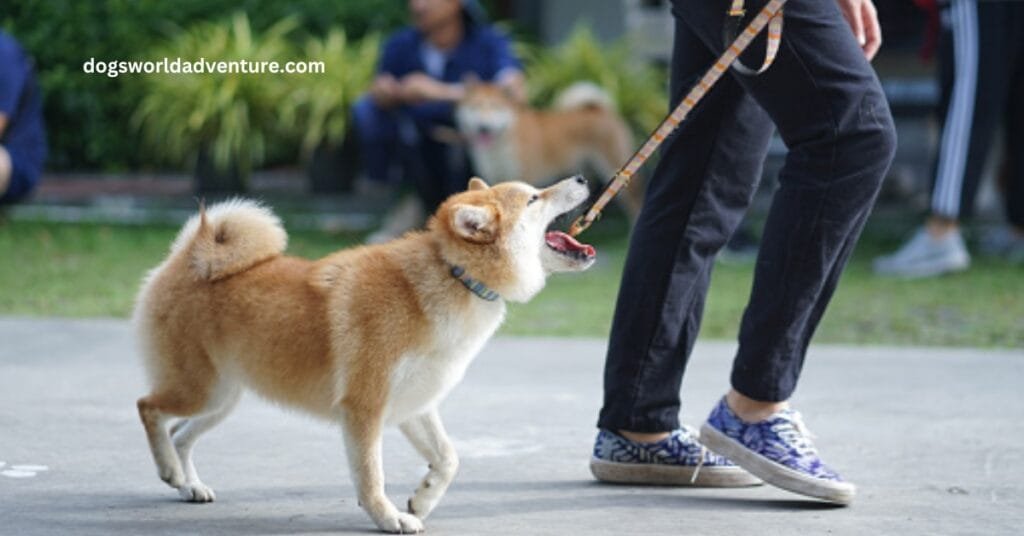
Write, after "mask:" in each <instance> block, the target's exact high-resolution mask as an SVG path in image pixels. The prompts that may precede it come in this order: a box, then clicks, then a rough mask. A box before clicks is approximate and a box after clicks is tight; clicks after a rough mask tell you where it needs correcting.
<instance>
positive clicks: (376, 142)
mask: <svg viewBox="0 0 1024 536" xmlns="http://www.w3.org/2000/svg"><path fill="white" fill-rule="evenodd" d="M352 122H353V126H354V128H355V132H356V136H357V137H358V138H359V148H360V150H361V151H362V155H361V156H362V161H363V167H364V168H365V169H364V171H365V173H366V177H367V178H368V179H370V180H371V181H374V182H377V183H388V182H390V180H391V170H392V168H393V165H394V164H395V163H396V160H397V158H396V154H395V153H396V144H397V142H398V128H397V123H396V121H395V118H394V113H393V112H391V111H389V110H384V109H383V108H380V107H379V106H377V104H376V103H375V102H373V99H371V98H370V97H369V96H363V97H361V98H360V99H359V100H357V101H356V103H355V104H354V105H353V106H352Z"/></svg>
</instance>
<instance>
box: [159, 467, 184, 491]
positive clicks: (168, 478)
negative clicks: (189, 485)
mask: <svg viewBox="0 0 1024 536" xmlns="http://www.w3.org/2000/svg"><path fill="white" fill-rule="evenodd" d="M159 474H160V480H163V481H164V482H166V483H167V485H168V486H170V487H172V488H175V489H178V488H181V486H182V485H183V484H184V483H185V473H183V472H182V471H181V468H180V467H168V468H164V469H161V470H160V473H159Z"/></svg>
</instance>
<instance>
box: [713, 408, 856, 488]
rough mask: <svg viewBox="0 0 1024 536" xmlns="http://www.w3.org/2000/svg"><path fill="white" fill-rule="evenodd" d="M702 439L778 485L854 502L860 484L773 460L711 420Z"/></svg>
mask: <svg viewBox="0 0 1024 536" xmlns="http://www.w3.org/2000/svg"><path fill="white" fill-rule="evenodd" d="M700 442H701V443H703V444H704V446H706V447H707V448H709V449H711V450H712V451H714V452H715V453H716V454H719V455H721V456H725V457H726V458H729V459H730V460H732V462H733V463H735V464H736V465H738V466H740V467H742V468H744V469H746V470H747V471H749V472H750V473H751V474H753V475H755V476H758V477H760V478H761V479H763V480H764V481H765V482H766V483H768V484H771V485H773V486H775V487H777V488H782V489H784V490H787V491H792V492H793V493H799V494H800V495H806V496H808V497H814V498H815V499H821V500H823V501H828V502H831V503H835V504H841V505H847V504H850V503H851V502H852V501H853V497H854V496H855V495H856V494H857V487H856V486H854V485H853V484H850V483H849V482H834V481H831V480H824V479H821V478H815V477H813V476H808V475H805V474H803V473H801V472H799V471H796V470H793V469H790V468H789V467H786V466H785V465H782V464H780V463H776V462H773V461H771V460H769V459H768V458H765V457H764V456H761V455H760V454H757V453H755V452H753V451H751V450H750V449H748V448H747V447H744V446H743V445H742V444H740V443H739V442H737V441H736V440H734V439H732V438H731V437H729V436H727V435H725V434H723V433H722V432H719V431H718V430H717V429H715V428H713V427H711V426H708V424H707V423H705V424H704V426H702V427H701V429H700Z"/></svg>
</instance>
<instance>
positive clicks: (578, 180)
mask: <svg viewBox="0 0 1024 536" xmlns="http://www.w3.org/2000/svg"><path fill="white" fill-rule="evenodd" d="M573 178H574V179H576V184H582V185H584V186H586V185H587V179H585V178H583V175H576V176H575V177H573Z"/></svg>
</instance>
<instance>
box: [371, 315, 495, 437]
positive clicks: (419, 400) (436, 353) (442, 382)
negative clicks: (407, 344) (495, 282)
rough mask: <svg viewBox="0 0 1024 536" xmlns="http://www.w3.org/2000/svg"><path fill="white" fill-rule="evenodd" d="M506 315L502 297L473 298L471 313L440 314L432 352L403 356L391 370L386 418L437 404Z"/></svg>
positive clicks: (397, 418)
mask: <svg viewBox="0 0 1024 536" xmlns="http://www.w3.org/2000/svg"><path fill="white" fill-rule="evenodd" d="M504 317H505V304H504V303H503V302H502V301H500V300H499V301H495V302H487V301H484V300H475V299H474V306H473V311H472V314H470V315H466V314H460V315H453V316H445V317H441V318H438V320H437V322H436V324H435V327H434V337H436V339H435V340H436V341H437V342H436V344H434V345H432V347H431V348H432V350H431V352H430V353H428V354H410V355H405V356H403V357H402V358H401V359H400V360H399V362H398V366H397V367H396V368H395V370H394V372H393V373H392V375H391V386H390V393H389V397H388V408H387V411H386V413H385V421H386V422H387V423H389V424H395V423H401V422H404V421H406V420H407V419H409V418H410V417H413V416H416V415H419V414H421V413H423V412H424V411H425V410H427V409H430V408H432V407H434V406H436V405H437V404H438V403H439V402H440V401H441V399H443V398H444V397H445V395H447V394H448V392H449V391H451V390H452V388H453V387H455V385H456V384H458V383H459V381H460V380H462V377H463V375H465V373H466V368H467V367H468V366H469V363H470V362H471V361H472V360H473V358H474V357H476V355H477V353H479V352H480V349H481V348H483V346H484V344H486V343H487V340H488V339H490V338H491V336H492V335H494V332H495V331H496V330H497V329H498V326H500V325H501V322H502V320H503V319H504Z"/></svg>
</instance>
